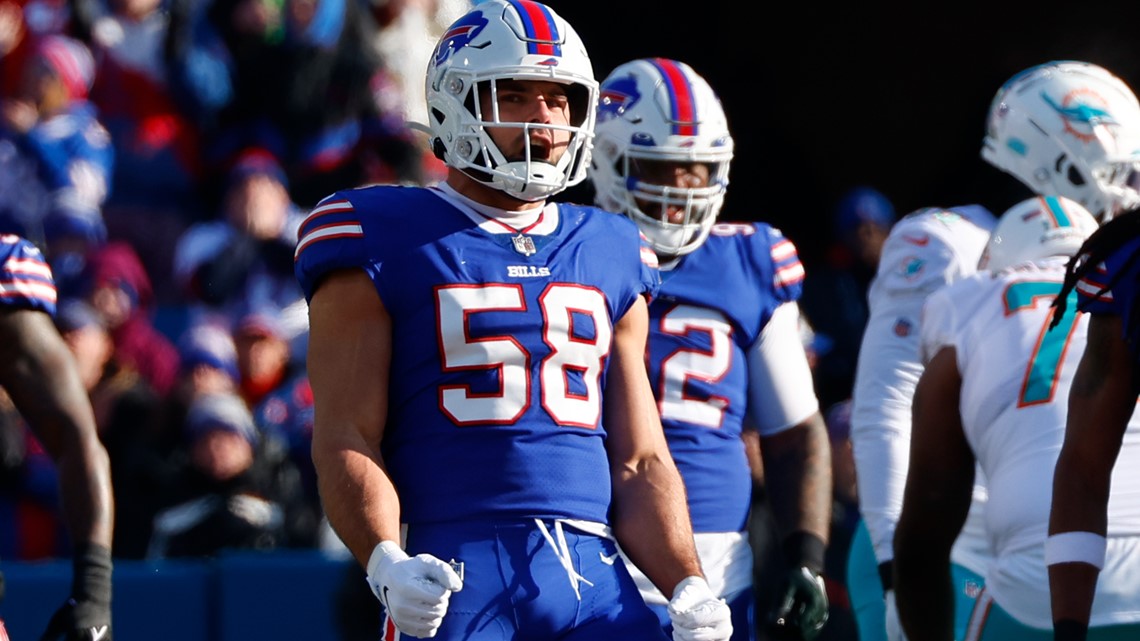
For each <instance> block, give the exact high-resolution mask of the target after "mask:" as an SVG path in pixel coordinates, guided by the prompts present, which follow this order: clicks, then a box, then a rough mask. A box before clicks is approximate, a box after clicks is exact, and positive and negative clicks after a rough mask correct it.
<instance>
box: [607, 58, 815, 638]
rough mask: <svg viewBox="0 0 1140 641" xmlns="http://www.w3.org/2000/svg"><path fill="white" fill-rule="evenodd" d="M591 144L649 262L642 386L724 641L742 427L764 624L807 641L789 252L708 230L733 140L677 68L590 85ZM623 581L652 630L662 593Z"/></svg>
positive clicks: (806, 403) (744, 544)
mask: <svg viewBox="0 0 1140 641" xmlns="http://www.w3.org/2000/svg"><path fill="white" fill-rule="evenodd" d="M597 134H598V136H597V141H596V144H595V150H594V156H593V161H592V164H591V170H590V179H591V181H592V183H593V185H594V188H595V193H596V201H597V204H598V205H600V206H601V207H603V208H605V209H608V210H610V211H614V212H618V213H622V214H625V215H626V216H628V217H629V218H630V219H632V220H633V221H635V222H636V223H637V224H638V226H639V227H640V228H641V231H642V233H643V234H645V236H646V237H647V238H648V240H649V242H650V245H651V246H652V247H653V250H654V252H655V253H656V254H657V256H658V258H659V259H660V264H661V270H662V271H661V276H662V284H661V288H660V290H659V291H658V294H657V297H656V298H654V300H653V302H652V303H651V305H650V307H649V375H650V381H651V382H652V385H653V390H654V393H655V394H656V399H657V408H658V410H659V412H660V414H661V421H662V423H663V424H664V427H665V435H666V438H667V440H668V442H669V449H670V451H671V452H672V454H673V458H674V460H675V461H676V462H677V467H678V468H679V469H680V471H681V476H682V477H683V479H684V482H685V488H686V490H687V494H688V503H689V512H690V513H691V515H692V520H693V529H694V531H695V535H696V541H697V549H698V552H699V554H700V557H701V561H702V563H703V564H704V569H705V572H706V574H707V575H708V576H710V577H713V578H712V579H710V582H711V583H712V586H713V590H714V592H715V593H716V594H717V595H718V596H720V597H722V598H724V599H726V600H727V601H728V603H729V604H730V606H731V607H732V611H733V629H734V630H735V631H736V632H735V634H734V636H733V639H736V640H740V641H744V640H747V639H753V638H755V637H756V632H757V630H756V626H755V624H754V623H753V612H752V611H753V609H754V608H753V606H754V602H755V601H754V597H753V591H752V576H753V575H752V570H753V563H752V552H751V548H750V547H749V541H748V534H747V532H746V531H745V527H746V524H747V521H748V512H749V507H750V505H751V490H752V476H751V474H750V470H749V462H748V459H747V457H746V449H745V441H744V438H745V432H746V431H747V432H748V433H749V434H750V435H753V436H754V435H755V434H756V431H754V430H746V426H749V427H753V428H756V430H758V433H759V436H760V440H761V442H762V445H761V448H760V451H761V453H762V454H763V457H764V470H765V476H766V478H767V479H769V480H770V484H771V485H772V487H773V492H772V500H773V502H774V507H775V508H776V515H777V518H778V519H779V520H780V521H779V522H780V525H781V526H782V527H783V533H784V534H785V536H786V539H785V543H784V545H785V548H786V550H787V553H788V559H789V566H790V568H791V575H790V577H788V579H787V587H786V590H785V592H784V595H785V596H784V598H783V599H782V600H781V601H780V603H779V611H778V612H775V613H773V617H772V619H773V624H774V625H775V626H777V627H779V628H781V629H780V630H778V631H777V634H778V635H779V636H780V638H805V639H811V638H814V637H815V635H816V634H818V632H819V631H820V629H821V628H822V627H823V625H824V623H825V622H826V619H827V607H828V606H827V596H826V593H825V592H824V587H823V580H822V579H821V577H820V572H821V571H822V567H823V557H824V551H825V547H826V541H827V533H828V524H829V521H830V516H831V468H830V450H829V445H828V438H827V431H826V428H825V426H824V423H823V418H822V417H821V415H820V413H819V403H818V401H817V399H816V397H815V393H814V391H813V386H812V378H811V371H810V368H809V366H808V362H807V357H806V355H805V353H804V350H803V346H802V343H801V342H800V340H799V334H798V323H797V320H798V318H799V317H798V308H797V304H796V302H795V301H796V299H797V298H798V297H799V295H800V292H801V288H802V283H803V279H804V270H803V266H802V265H801V264H800V261H799V258H798V256H797V253H796V249H795V246H794V245H793V244H792V242H791V241H789V240H788V239H787V238H785V237H784V236H783V235H782V234H781V233H780V231H779V230H777V229H775V228H773V227H771V226H769V225H767V224H764V223H746V224H733V223H719V224H718V223H717V222H716V220H717V216H718V214H719V213H720V210H721V206H722V205H723V202H724V197H725V191H726V188H727V185H728V171H729V163H730V161H731V160H732V155H733V141H732V137H731V135H730V132H729V129H728V124H727V120H726V118H725V115H724V110H723V109H722V107H721V104H720V101H719V100H718V98H717V96H716V94H715V93H714V92H713V90H712V88H711V87H710V86H709V84H708V82H706V81H705V79H704V78H702V77H701V76H700V75H698V74H697V73H696V72H695V71H693V69H692V67H690V66H689V65H687V64H685V63H683V62H679V61H676V60H668V59H663V58H652V59H641V60H634V61H632V62H628V63H626V64H623V65H620V66H618V67H617V68H616V69H614V70H613V71H612V72H611V73H610V74H609V76H608V77H607V78H606V79H605V80H604V81H603V82H602V85H601V101H600V103H599V108H598V123H597ZM635 577H637V578H639V579H640V580H639V586H640V587H641V588H642V594H643V596H644V597H645V599H646V601H647V602H648V603H650V604H651V605H652V606H654V609H655V610H656V611H657V612H658V617H659V619H660V621H661V623H662V625H663V627H664V628H665V629H668V628H669V624H670V620H669V611H668V602H667V600H666V599H665V597H664V595H662V594H661V593H660V592H658V591H657V590H656V589H654V587H653V583H652V582H651V581H649V580H647V579H645V578H644V577H641V576H640V575H639V574H638V573H636V572H635ZM765 614H767V613H765Z"/></svg>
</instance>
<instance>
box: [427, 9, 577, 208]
mask: <svg viewBox="0 0 1140 641" xmlns="http://www.w3.org/2000/svg"><path fill="white" fill-rule="evenodd" d="M502 80H541V81H547V82H557V83H562V84H566V85H567V86H568V89H567V93H568V95H569V98H570V110H571V121H572V122H571V123H570V125H569V126H566V125H550V124H543V123H535V122H527V123H523V122H518V123H503V122H501V121H500V120H499V117H498V108H497V106H493V107H492V109H491V112H490V113H483V110H482V108H481V106H480V100H479V96H480V94H481V93H484V92H490V95H491V96H492V100H491V104H492V105H495V103H496V100H494V99H493V98H494V96H495V95H496V91H497V88H496V83H497V82H498V81H502ZM426 91H427V109H428V128H429V129H430V133H431V145H432V149H433V150H434V151H435V153H436V155H437V156H439V157H440V159H442V160H443V161H444V162H445V163H447V164H448V165H450V166H452V167H455V168H456V169H459V170H460V171H462V172H463V173H465V174H467V175H468V176H470V177H471V178H473V179H474V180H477V181H479V182H481V183H483V184H485V185H488V186H490V187H493V188H495V189H498V190H500V191H503V192H506V193H508V194H510V195H511V196H514V197H515V198H518V199H520V200H525V201H536V200H542V199H545V198H548V197H550V196H552V195H554V194H556V193H558V192H560V191H562V190H564V189H566V188H567V187H571V186H573V185H576V184H578V183H580V182H582V180H584V179H585V177H586V169H587V166H588V164H589V161H590V148H591V144H592V140H593V135H594V118H595V116H596V114H595V113H594V105H595V104H596V102H597V97H598V83H597V81H596V80H595V79H594V70H593V67H592V66H591V64H590V58H589V57H588V56H587V55H586V48H585V46H584V45H583V44H582V39H581V38H579V37H578V34H577V32H575V31H574V29H573V28H572V27H571V26H570V24H569V23H567V22H566V21H565V20H563V19H562V18H561V17H559V16H558V15H557V14H556V13H554V11H553V10H551V9H550V7H548V6H546V5H544V4H539V3H537V2H533V1H532V0H486V1H484V2H480V3H478V4H476V5H475V8H474V9H472V10H471V11H469V12H467V13H466V14H465V15H464V16H463V17H461V18H459V19H458V20H456V21H455V22H454V23H452V25H451V26H450V27H448V30H447V32H446V33H444V34H443V36H442V37H441V38H440V40H439V44H438V45H437V46H436V49H435V53H434V54H433V55H432V58H431V60H430V61H429V62H428V69H427V78H426ZM492 126H493V127H515V128H518V129H522V130H524V131H525V132H530V131H532V130H534V129H540V128H542V129H557V130H564V131H565V130H568V131H570V132H571V138H570V144H569V147H568V149H567V150H566V153H564V154H563V155H562V157H561V158H560V159H559V160H558V161H557V163H556V164H550V163H548V162H545V161H541V160H532V159H531V157H530V149H529V148H528V149H527V151H526V157H525V158H523V159H522V160H517V159H516V160H512V159H508V158H506V157H505V156H504V155H503V153H502V152H501V151H500V150H499V148H498V147H497V146H496V145H495V143H494V141H492V140H491V136H490V135H489V134H488V133H487V130H486V128H487V127H492Z"/></svg>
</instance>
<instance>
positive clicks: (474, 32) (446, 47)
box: [433, 11, 488, 66]
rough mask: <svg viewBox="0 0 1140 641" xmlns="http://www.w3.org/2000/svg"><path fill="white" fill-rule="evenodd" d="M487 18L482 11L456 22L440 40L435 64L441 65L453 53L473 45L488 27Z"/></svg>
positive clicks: (434, 60) (434, 58)
mask: <svg viewBox="0 0 1140 641" xmlns="http://www.w3.org/2000/svg"><path fill="white" fill-rule="evenodd" d="M487 22H488V21H487V18H486V17H485V16H484V15H483V12H482V11H472V12H471V13H469V14H467V15H465V16H463V17H462V18H460V19H459V20H456V21H455V23H454V24H452V25H451V27H450V28H449V29H448V30H447V33H444V34H443V36H442V37H441V38H440V39H439V46H437V47H436V49H435V55H434V56H433V64H435V65H437V66H438V65H441V64H443V62H444V61H446V60H447V59H448V58H450V57H451V55H452V54H453V53H455V52H456V51H459V50H460V49H462V48H463V47H466V46H467V45H469V44H471V41H472V40H474V39H475V37H476V36H478V35H479V33H480V32H482V31H483V28H484V27H486V26H487Z"/></svg>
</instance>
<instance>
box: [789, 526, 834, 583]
mask: <svg viewBox="0 0 1140 641" xmlns="http://www.w3.org/2000/svg"><path fill="white" fill-rule="evenodd" d="M826 550H827V544H826V543H824V542H823V539H821V538H819V537H818V536H816V535H814V534H812V533H811V532H804V531H802V530H800V531H798V532H792V533H791V534H789V535H788V537H787V538H785V539H784V559H786V560H787V562H788V567H790V568H794V567H800V566H802V567H805V568H807V569H809V570H811V571H812V572H815V573H816V574H820V573H822V572H823V556H824V553H825V552H826Z"/></svg>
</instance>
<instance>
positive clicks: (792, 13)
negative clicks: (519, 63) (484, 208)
mask: <svg viewBox="0 0 1140 641" xmlns="http://www.w3.org/2000/svg"><path fill="white" fill-rule="evenodd" d="M826 4H828V5H834V6H832V7H825V5H824V3H822V2H814V1H797V0H792V1H791V2H783V3H773V2H763V3H751V2H742V1H736V2H731V3H730V2H722V1H717V0H705V1H703V2H701V1H698V2H685V3H680V2H651V1H649V0H625V1H623V0H610V1H608V2H605V3H598V2H568V1H562V0H552V1H551V5H552V6H553V7H554V8H555V10H556V11H558V12H559V13H560V14H561V15H562V16H563V17H564V18H566V19H567V20H568V21H569V22H570V23H571V24H572V25H574V26H575V28H576V29H577V30H578V32H579V34H580V35H581V36H582V38H583V40H584V41H585V42H586V46H587V47H588V49H589V51H590V56H591V59H592V61H593V63H594V70H595V73H596V74H597V77H598V79H599V81H600V80H601V79H602V78H604V77H605V76H606V74H607V73H608V72H609V71H610V70H611V69H613V67H615V66H616V65H618V64H620V63H622V62H624V61H626V60H628V59H632V58H639V57H646V56H665V57H671V58H678V59H681V60H684V61H686V62H688V63H689V64H691V65H692V66H693V67H694V68H695V69H696V70H697V72H698V73H700V74H702V75H704V76H705V77H706V78H707V79H708V80H709V82H710V83H711V84H712V86H713V88H714V89H715V90H716V91H717V92H718V93H719V94H720V96H721V99H722V101H723V102H724V107H725V111H726V112H727V114H728V119H729V125H730V127H731V128H732V130H733V133H734V137H735V139H736V149H737V152H736V158H735V160H734V161H733V167H732V174H731V181H732V186H731V187H730V189H729V195H728V199H727V201H726V205H725V210H724V213H723V214H722V219H734V220H764V221H767V222H770V223H773V224H775V225H777V226H779V227H781V228H782V229H783V230H784V232H785V233H786V234H787V235H788V236H789V237H791V238H792V240H793V241H795V242H796V244H797V245H798V246H799V247H800V250H801V253H802V254H804V258H805V260H806V261H810V260H811V259H812V258H813V254H815V253H816V251H817V250H819V249H820V248H821V245H822V243H824V242H825V241H826V240H827V237H828V234H829V233H830V213H831V208H832V207H833V205H834V202H835V201H836V200H837V199H838V198H839V197H840V196H841V195H842V194H843V192H845V191H846V190H847V189H849V188H850V187H853V186H856V185H859V184H870V185H872V186H875V187H877V188H878V189H880V190H881V191H883V192H884V193H885V194H886V195H887V196H888V197H890V198H891V199H892V200H893V201H894V203H895V206H896V209H897V211H898V212H899V214H900V215H901V214H903V213H906V212H908V211H911V210H913V209H916V208H918V207H924V206H932V205H941V206H952V205H957V204H965V203H969V202H980V203H982V204H989V203H990V202H993V203H994V204H993V205H991V208H993V209H996V210H997V211H995V212H994V213H995V214H998V213H1001V212H1000V209H1001V208H1002V207H1004V206H1006V205H1008V204H1011V201H1010V200H1009V199H1007V198H990V197H989V195H990V194H993V193H994V190H1000V189H1006V188H1008V187H1009V186H1010V185H1011V183H1012V184H1014V185H1016V183H1015V182H1013V181H1014V179H1013V178H1011V177H1008V178H1007V177H1005V176H1004V175H1003V174H999V173H997V172H996V170H993V169H991V168H990V167H989V165H988V164H986V163H985V162H984V161H983V160H981V157H980V156H979V150H980V148H981V141H982V135H983V133H984V126H985V115H986V112H987V109H988V107H989V104H990V101H991V99H992V98H993V95H994V93H995V91H997V89H998V87H1000V86H1001V84H1002V83H1003V82H1004V81H1005V80H1006V79H1008V78H1009V77H1010V76H1012V75H1013V74H1014V73H1016V72H1018V71H1020V70H1022V69H1024V68H1026V67H1029V66H1031V65H1034V64H1038V63H1042V62H1047V61H1050V60H1058V59H1078V60H1085V61H1089V62H1094V63H1097V64H1100V65H1102V66H1104V67H1106V68H1108V69H1110V70H1111V71H1113V72H1115V73H1116V74H1117V75H1119V76H1120V77H1121V78H1123V79H1124V80H1125V81H1126V82H1127V83H1128V84H1129V85H1130V86H1131V87H1133V89H1134V90H1137V89H1138V88H1140V2H1124V1H1121V0H1115V1H1112V2H1072V3H1068V4H1066V5H1064V6H1062V5H1060V3H1055V2H1040V3H1030V2H1024V1H1020V0H1019V1H1018V2H1015V3H1008V2H1007V3H1002V2H992V3H987V4H983V3H978V2H956V3H955V2H925V1H921V0H920V1H918V2H909V3H903V2H888V3H875V5H874V6H869V7H868V6H853V4H844V3H840V2H829V3H826ZM859 4H860V5H862V4H866V3H859ZM568 196H569V197H575V196H582V197H585V198H592V196H591V195H589V193H588V192H586V191H585V190H583V189H581V188H578V190H577V191H571V192H570V193H569V194H568ZM809 266H810V262H809Z"/></svg>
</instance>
